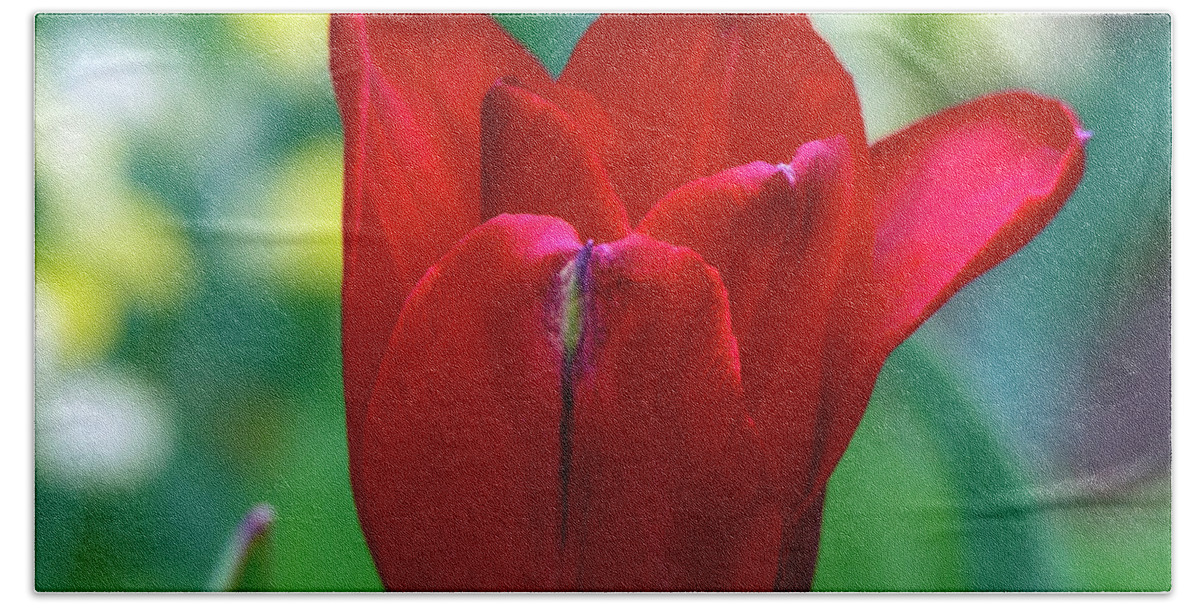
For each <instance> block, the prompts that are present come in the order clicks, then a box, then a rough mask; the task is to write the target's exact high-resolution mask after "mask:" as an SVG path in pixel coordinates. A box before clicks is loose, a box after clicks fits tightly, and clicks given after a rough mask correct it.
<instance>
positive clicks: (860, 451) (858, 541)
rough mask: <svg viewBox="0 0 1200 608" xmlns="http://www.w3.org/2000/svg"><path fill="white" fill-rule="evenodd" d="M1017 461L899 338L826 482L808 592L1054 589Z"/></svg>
mask: <svg viewBox="0 0 1200 608" xmlns="http://www.w3.org/2000/svg"><path fill="white" fill-rule="evenodd" d="M1016 462H1017V460H1016V459H1014V458H1013V456H1012V454H1011V452H1010V451H1009V449H1008V448H1006V447H1005V446H1003V445H1002V444H1001V443H1000V442H999V441H998V440H997V439H996V438H995V436H994V435H993V434H992V432H991V431H990V423H989V421H988V420H986V419H985V418H984V417H983V416H982V415H981V412H980V410H979V408H978V407H977V406H976V405H975V404H973V403H972V402H971V401H970V400H969V399H968V398H967V397H966V396H965V395H964V394H963V393H962V392H961V391H959V390H958V388H957V384H956V382H955V381H954V380H953V378H951V377H950V376H949V375H948V374H947V373H946V372H945V371H944V370H943V369H941V368H940V367H939V366H938V365H937V363H936V359H935V358H933V357H932V356H931V355H930V354H929V353H928V352H927V351H925V349H923V348H922V347H921V346H920V344H919V343H917V342H916V341H913V340H909V341H908V342H905V343H904V344H903V345H901V346H900V348H897V349H896V351H895V352H894V353H892V356H891V357H890V358H889V359H888V362H887V365H885V366H884V371H883V372H882V373H881V374H880V378H879V381H878V383H877V384H876V387H875V392H874V395H873V396H872V399H871V404H870V406H869V407H868V409H867V414H866V416H864V418H863V423H862V425H861V426H860V428H859V431H858V433H857V434H856V435H855V437H854V440H853V441H852V443H851V445H850V449H849V450H848V451H847V452H846V455H845V457H844V458H843V460H842V462H841V464H840V465H839V466H838V469H837V471H836V473H835V474H834V477H833V479H832V480H831V481H830V485H829V501H828V502H827V506H826V511H825V513H826V522H827V525H826V528H825V529H824V530H823V536H822V546H821V554H820V557H819V558H818V562H817V564H818V565H817V579H816V583H817V584H818V586H817V588H819V589H839V590H853V591H861V590H980V591H983V590H986V591H1000V590H1048V589H1059V588H1061V587H1062V582H1061V580H1060V579H1059V578H1058V576H1057V574H1056V570H1055V569H1054V567H1053V564H1052V563H1051V562H1050V560H1049V557H1048V556H1047V554H1046V545H1047V544H1052V543H1053V538H1052V537H1051V536H1049V530H1048V528H1047V527H1046V524H1045V521H1044V514H1043V513H1041V512H1040V510H1039V509H1040V506H1039V505H1038V504H1037V503H1036V502H1035V501H1034V498H1033V492H1032V489H1031V487H1030V485H1029V481H1028V480H1027V479H1026V478H1025V477H1024V476H1023V475H1022V473H1021V472H1020V471H1019V470H1018V469H1017V465H1016ZM864 527H866V528H865V529H864Z"/></svg>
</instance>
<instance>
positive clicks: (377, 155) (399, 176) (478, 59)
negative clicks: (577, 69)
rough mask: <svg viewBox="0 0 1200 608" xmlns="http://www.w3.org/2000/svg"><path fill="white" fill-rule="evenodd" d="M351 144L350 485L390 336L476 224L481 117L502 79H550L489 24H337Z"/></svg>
mask: <svg viewBox="0 0 1200 608" xmlns="http://www.w3.org/2000/svg"><path fill="white" fill-rule="evenodd" d="M329 34H330V71H331V73H332V76H333V84H334V91H335V93H336V96H337V101H338V106H339V109H340V110H341V113H342V119H343V124H344V125H345V137H346V158H345V165H346V173H345V184H344V187H345V207H344V219H343V225H344V228H343V230H344V256H345V269H344V283H343V292H342V294H343V295H342V298H343V338H342V339H343V356H344V368H345V371H344V374H345V376H344V377H345V390H346V414H347V430H348V437H349V445H350V458H351V463H352V465H351V474H352V476H356V473H355V470H356V468H357V467H356V466H355V465H354V464H353V463H355V462H357V453H358V445H359V441H360V436H361V426H362V418H363V416H364V415H365V412H366V407H367V402H368V401H369V399H370V391H371V387H372V386H373V385H374V383H375V378H376V376H377V374H378V370H379V362H380V358H381V357H382V356H383V351H384V348H385V346H386V344H387V339H388V337H389V336H390V335H391V332H392V326H393V325H394V324H395V321H396V317H397V316H398V315H399V311H400V307H401V305H402V304H403V302H404V298H405V297H406V295H407V294H408V291H409V290H410V289H411V288H412V286H413V285H415V284H416V282H417V281H418V280H419V279H420V278H421V275H422V274H424V272H425V270H426V269H427V268H429V266H430V265H432V264H433V263H434V262H436V261H437V259H438V258H439V257H441V255H442V254H443V253H445V251H446V250H447V249H448V248H449V247H450V245H452V244H453V243H454V242H455V241H457V240H458V239H459V238H461V237H462V235H464V234H466V232H467V231H468V230H470V229H471V228H472V227H473V226H475V225H476V224H477V223H478V221H479V181H478V180H479V109H480V104H481V102H482V100H483V95H484V93H485V92H486V91H487V88H488V87H489V86H490V85H491V84H492V83H493V82H494V81H495V80H496V79H497V78H499V77H501V76H506V75H515V76H519V77H521V78H525V79H527V80H528V81H531V82H532V81H537V80H538V79H542V80H544V79H546V76H545V73H544V71H543V70H542V68H541V66H540V65H539V64H538V63H537V61H536V60H535V59H533V58H532V57H531V56H530V55H529V54H528V53H527V52H525V50H524V49H523V48H521V46H520V45H519V44H517V43H516V42H515V41H514V40H512V39H511V38H509V37H508V35H507V34H505V33H504V32H503V30H501V29H500V28H499V27H498V26H497V25H496V24H495V23H493V22H492V21H491V20H490V19H488V18H486V17H483V16H463V15H455V16H398V15H376V16H368V17H364V16H361V15H357V16H351V15H335V16H333V18H332V19H331V21H330V32H329Z"/></svg>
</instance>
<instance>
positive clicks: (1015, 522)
mask: <svg viewBox="0 0 1200 608" xmlns="http://www.w3.org/2000/svg"><path fill="white" fill-rule="evenodd" d="M592 18H593V17H592V16H589V15H566V16H544V15H537V16H529V15H506V16H502V17H501V18H500V19H501V22H502V23H503V25H504V26H505V27H507V28H508V29H509V31H511V32H512V33H513V34H514V35H515V36H517V37H518V38H519V39H521V40H522V41H523V42H524V43H525V44H526V45H527V46H528V47H529V48H530V49H531V50H532V51H533V52H534V53H535V54H537V55H538V56H539V57H541V58H542V59H543V61H544V63H545V64H546V65H547V66H548V67H549V68H550V69H551V70H552V71H558V70H560V69H561V67H562V65H564V64H565V62H566V60H567V58H568V57H569V54H570V49H571V48H572V46H573V44H574V42H575V41H576V39H577V38H578V36H579V35H580V34H581V33H582V31H583V30H584V29H585V28H586V26H587V25H588V23H590V21H591V19H592ZM814 22H815V23H816V25H817V27H818V29H819V30H820V31H821V32H822V33H823V34H824V35H825V36H826V37H827V39H828V40H829V41H830V43H831V44H832V45H833V47H834V49H835V51H836V52H837V53H838V55H839V57H841V59H842V60H843V61H844V62H845V64H846V65H847V67H848V69H849V70H850V71H851V73H852V74H853V75H854V76H855V80H856V83H857V86H858V89H859V95H860V97H861V98H862V101H863V106H864V112H865V115H866V116H865V118H866V122H867V128H868V133H869V135H870V136H871V137H872V138H873V139H877V138H879V137H882V136H884V135H886V134H888V133H890V132H893V131H895V130H897V129H899V128H901V127H903V126H904V125H905V124H908V123H910V122H912V121H913V120H915V119H917V118H919V117H921V116H924V115H927V114H930V113H932V112H935V111H937V110H938V109H941V108H944V107H946V106H948V105H952V104H954V103H958V102H961V101H965V100H967V99H970V98H972V97H975V96H977V95H980V94H983V93H986V92H989V91H994V90H999V89H1005V88H1026V89H1031V90H1035V91H1038V92H1041V93H1044V94H1048V95H1053V96H1056V97H1059V98H1062V99H1064V100H1066V101H1068V102H1069V103H1070V104H1071V105H1072V106H1073V107H1074V108H1075V109H1076V110H1077V111H1078V113H1079V115H1080V116H1081V118H1082V120H1083V122H1084V124H1085V125H1086V127H1087V128H1089V129H1091V130H1092V131H1094V132H1095V136H1094V138H1093V139H1092V141H1091V143H1090V144H1089V146H1088V167H1087V173H1086V175H1085V177H1084V180H1083V182H1082V184H1081V185H1080V187H1079V190H1078V191H1077V193H1076V195H1075V196H1074V198H1072V199H1071V201H1070V202H1069V203H1068V204H1067V206H1066V208H1065V209H1064V210H1063V211H1062V213H1061V214H1060V215H1059V217H1058V218H1057V219H1056V220H1055V221H1054V222H1053V223H1052V224H1051V226H1050V227H1049V228H1048V229H1047V230H1046V231H1045V232H1044V233H1043V234H1042V235H1041V236H1039V237H1038V238H1037V239H1036V240H1035V241H1034V242H1033V243H1032V244H1031V245H1030V246H1029V247H1027V248H1026V249H1025V250H1023V251H1022V252H1021V253H1019V254H1018V255H1017V256H1015V257H1014V258H1012V259H1011V260H1009V261H1008V262H1006V263H1004V264H1003V265H1001V266H1000V267H998V268H997V269H995V270H994V271H992V272H991V273H989V274H988V275H986V276H985V277H983V278H982V279H980V280H979V281H976V282H975V283H973V284H972V285H970V286H968V287H967V288H966V289H965V290H964V291H963V292H962V293H960V294H959V295H958V296H957V297H956V298H954V299H953V300H952V301H951V302H950V303H949V304H948V305H947V306H946V307H945V308H944V309H943V310H942V311H941V312H940V313H938V314H937V315H936V316H935V317H934V318H933V319H931V320H930V321H929V322H928V323H927V324H926V326H925V327H924V328H922V329H921V330H920V331H919V332H918V333H917V334H916V335H915V336H914V337H913V338H912V339H910V340H909V341H908V342H906V343H905V344H904V345H903V346H901V348H900V349H898V350H897V351H896V353H895V354H894V355H893V356H892V358H891V359H889V361H888V364H887V366H886V367H885V369H884V373H883V374H882V375H881V377H880V380H879V383H878V386H877V388H876V391H875V395H874V398H873V399H872V403H871V406H870V408H869V409H868V412H867V415H866V417H865V418H864V420H863V423H862V426H861V427H860V429H859V432H858V433H857V435H856V436H855V439H854V441H853V443H852V444H851V447H850V450H849V451H848V452H847V454H846V456H845V459H844V460H843V462H842V464H841V465H840V466H839V468H838V470H837V472H836V474H835V475H834V478H833V480H832V481H831V484H830V488H829V499H828V506H827V508H826V525H825V528H824V533H823V537H822V544H821V554H820V559H819V565H818V569H817V576H816V581H815V586H816V588H817V589H823V590H918V589H919V590H965V589H986V590H998V589H1057V590H1070V589H1077V590H1163V589H1167V588H1169V586H1170V584H1171V575H1170V573H1171V527H1170V526H1171V515H1170V502H1171V501H1170V492H1171V490H1170V488H1171V486H1170V458H1171V456H1170V455H1171V451H1170V339H1171V338H1170V310H1171V306H1170V234H1171V228H1170V226H1171V223H1170V192H1171V191H1170V162H1171V70H1170V27H1171V25H1170V20H1169V17H1167V16H1162V15H1157V16H1155V15H1121V16H1105V15H1070V16H1053V17H1051V16H1030V15H953V16H946V15H819V16H817V17H815V18H814ZM327 23H328V20H327V18H326V17H325V16H321V15H49V14H43V15H39V16H38V17H37V20H36V40H35V170H36V175H35V197H36V204H35V243H36V245H35V281H36V285H35V290H36V296H35V297H36V323H35V326H36V339H35V350H36V353H35V463H36V464H35V484H36V508H35V519H36V521H35V525H36V533H35V542H36V548H35V549H36V550H35V561H36V564H35V576H36V586H37V588H38V589H41V590H101V589H103V590H116V589H128V590H190V589H202V588H204V587H205V586H206V584H207V582H208V581H209V579H210V577H211V576H212V574H213V571H214V570H215V569H216V568H217V567H218V565H219V563H220V562H221V561H222V559H223V557H224V556H225V552H226V546H227V545H228V543H229V539H230V536H231V534H232V533H233V531H234V529H235V528H236V526H237V523H238V520H239V519H240V518H241V516H242V515H243V514H244V513H246V512H247V511H248V510H249V509H250V508H251V507H252V506H253V505H255V504H257V503H260V502H268V503H270V504H271V505H273V506H274V509H275V512H276V516H277V521H276V525H275V527H274V530H273V532H272V535H271V538H270V540H269V542H268V544H267V545H266V548H265V551H264V552H263V554H264V555H263V557H264V559H262V563H261V564H258V565H256V575H255V581H256V582H255V585H256V586H257V587H259V588H267V589H292V590H335V589H336V590H359V589H378V588H379V580H378V577H377V576H376V575H375V573H374V569H373V567H372V565H371V561H370V557H369V555H368V553H367V550H366V546H365V544H364V542H363V539H362V535H361V533H360V532H359V530H358V526H357V520H356V517H355V514H354V507H353V502H352V499H351V497H350V490H349V484H348V481H347V475H346V447H345V438H344V433H345V425H344V421H343V417H342V416H343V411H342V407H343V406H342V398H341V391H342V386H341V378H340V366H341V360H340V353H339V329H338V328H339V286H340V255H341V254H340V246H341V238H340V215H339V209H340V195H341V127H340V123H339V119H338V114H337V108H336V105H335V104H334V101H333V96H332V91H331V85H330V81H329V76H328V73H327V68H326V61H327V51H326V44H327V34H326V28H327Z"/></svg>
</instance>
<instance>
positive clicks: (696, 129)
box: [559, 15, 866, 221]
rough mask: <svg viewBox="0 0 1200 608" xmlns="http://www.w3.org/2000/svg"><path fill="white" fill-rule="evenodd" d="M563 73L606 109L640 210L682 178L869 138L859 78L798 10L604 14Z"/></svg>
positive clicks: (620, 168) (625, 184)
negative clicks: (829, 141)
mask: <svg viewBox="0 0 1200 608" xmlns="http://www.w3.org/2000/svg"><path fill="white" fill-rule="evenodd" d="M559 83H561V84H565V85H567V86H569V87H574V88H577V89H580V90H583V91H585V92H587V93H590V94H591V95H593V96H594V97H595V98H596V99H597V100H598V102H599V103H600V105H601V106H603V107H604V108H605V109H606V110H607V111H608V113H609V114H610V117H611V120H612V123H613V125H614V127H615V131H616V132H615V135H614V138H613V141H612V142H611V145H610V146H609V148H608V150H607V151H606V153H605V154H604V158H605V161H606V163H607V167H608V170H609V173H610V175H611V176H612V179H613V183H614V185H615V188H616V192H617V195H618V196H620V198H621V200H623V201H625V204H626V207H627V209H628V210H629V217H630V218H631V219H633V220H634V221H637V220H639V219H640V218H641V217H642V215H644V214H645V213H646V211H647V210H649V209H650V207H651V205H652V204H653V203H654V202H655V201H656V200H658V199H659V198H661V197H662V196H663V195H665V194H667V193H668V192H669V191H671V190H672V189H674V188H675V187H677V186H680V185H682V184H684V183H686V182H689V181H691V180H694V179H697V178H700V177H703V176H705V175H711V174H713V173H716V172H718V171H722V170H724V169H727V168H729V167H734V166H738V165H743V164H746V163H750V162H754V161H759V160H761V161H768V162H772V163H777V162H786V161H787V160H788V158H789V157H790V156H791V154H792V152H793V151H794V150H795V149H796V147H797V146H799V145H800V144H802V143H804V142H807V141H811V140H814V139H824V138H827V137H832V136H834V135H845V136H846V137H847V139H848V141H849V144H850V146H851V148H852V149H854V150H856V151H857V150H860V149H863V150H865V147H866V139H865V135H864V133H863V125H862V117H861V114H860V111H859V105H858V98H857V96H856V95H855V92H854V86H853V82H852V81H851V79H850V76H849V75H848V74H847V73H846V72H845V70H844V69H842V67H841V65H840V64H839V63H838V61H837V58H836V57H835V56H834V55H833V52H832V51H831V50H830V49H829V46H828V45H827V44H826V43H825V42H824V41H823V40H821V38H820V36H818V35H817V34H816V32H814V31H813V29H812V26H811V25H810V24H809V22H808V20H807V19H806V18H804V17H801V16H796V15H744V16H727V15H654V16H648V15H611V16H603V17H600V18H599V19H597V20H596V22H595V23H593V24H592V26H591V27H590V28H589V29H588V31H587V33H585V34H584V36H583V38H581V39H580V41H579V44H578V45H577V46H576V47H575V51H574V53H573V54H572V56H571V60H570V62H569V63H568V64H567V66H566V69H565V70H564V71H563V75H562V77H561V78H560V79H559Z"/></svg>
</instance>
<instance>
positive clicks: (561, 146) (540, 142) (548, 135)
mask: <svg viewBox="0 0 1200 608" xmlns="http://www.w3.org/2000/svg"><path fill="white" fill-rule="evenodd" d="M482 123H483V143H482V152H483V185H482V194H483V200H482V213H483V219H484V220H487V219H488V218H491V217H493V216H496V215H499V214H501V213H529V214H535V215H551V216H554V217H559V218H562V219H564V220H567V221H568V222H570V223H571V225H572V226H574V227H575V229H576V230H578V231H579V235H580V237H581V238H584V239H595V240H598V241H614V240H617V239H619V238H621V237H623V236H625V235H626V234H627V233H628V232H629V220H628V219H627V218H626V217H625V207H624V205H622V204H621V201H620V200H618V199H617V195H616V194H615V193H614V192H613V189H612V186H611V185H610V184H609V182H608V174H607V173H606V172H605V170H604V167H603V165H601V163H600V160H599V159H598V158H597V157H596V155H595V154H594V153H593V152H592V151H591V149H590V147H589V145H588V144H587V143H585V142H586V136H585V135H584V134H583V132H582V131H581V129H580V127H579V126H578V125H577V124H576V122H575V121H574V120H573V119H572V118H571V117H569V116H567V114H566V113H565V112H564V111H563V110H562V109H560V108H559V107H558V106H556V105H554V104H553V103H551V102H550V101H547V100H546V99H545V98H543V97H541V96H539V95H537V94H536V93H533V92H532V91H530V90H528V89H525V88H524V87H522V86H520V84H519V83H516V82H514V81H512V80H509V79H505V80H501V81H500V82H497V83H496V84H495V85H494V86H493V87H492V88H491V90H490V91H488V94H487V96H486V97H485V98H484V100H483V117H482Z"/></svg>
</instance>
